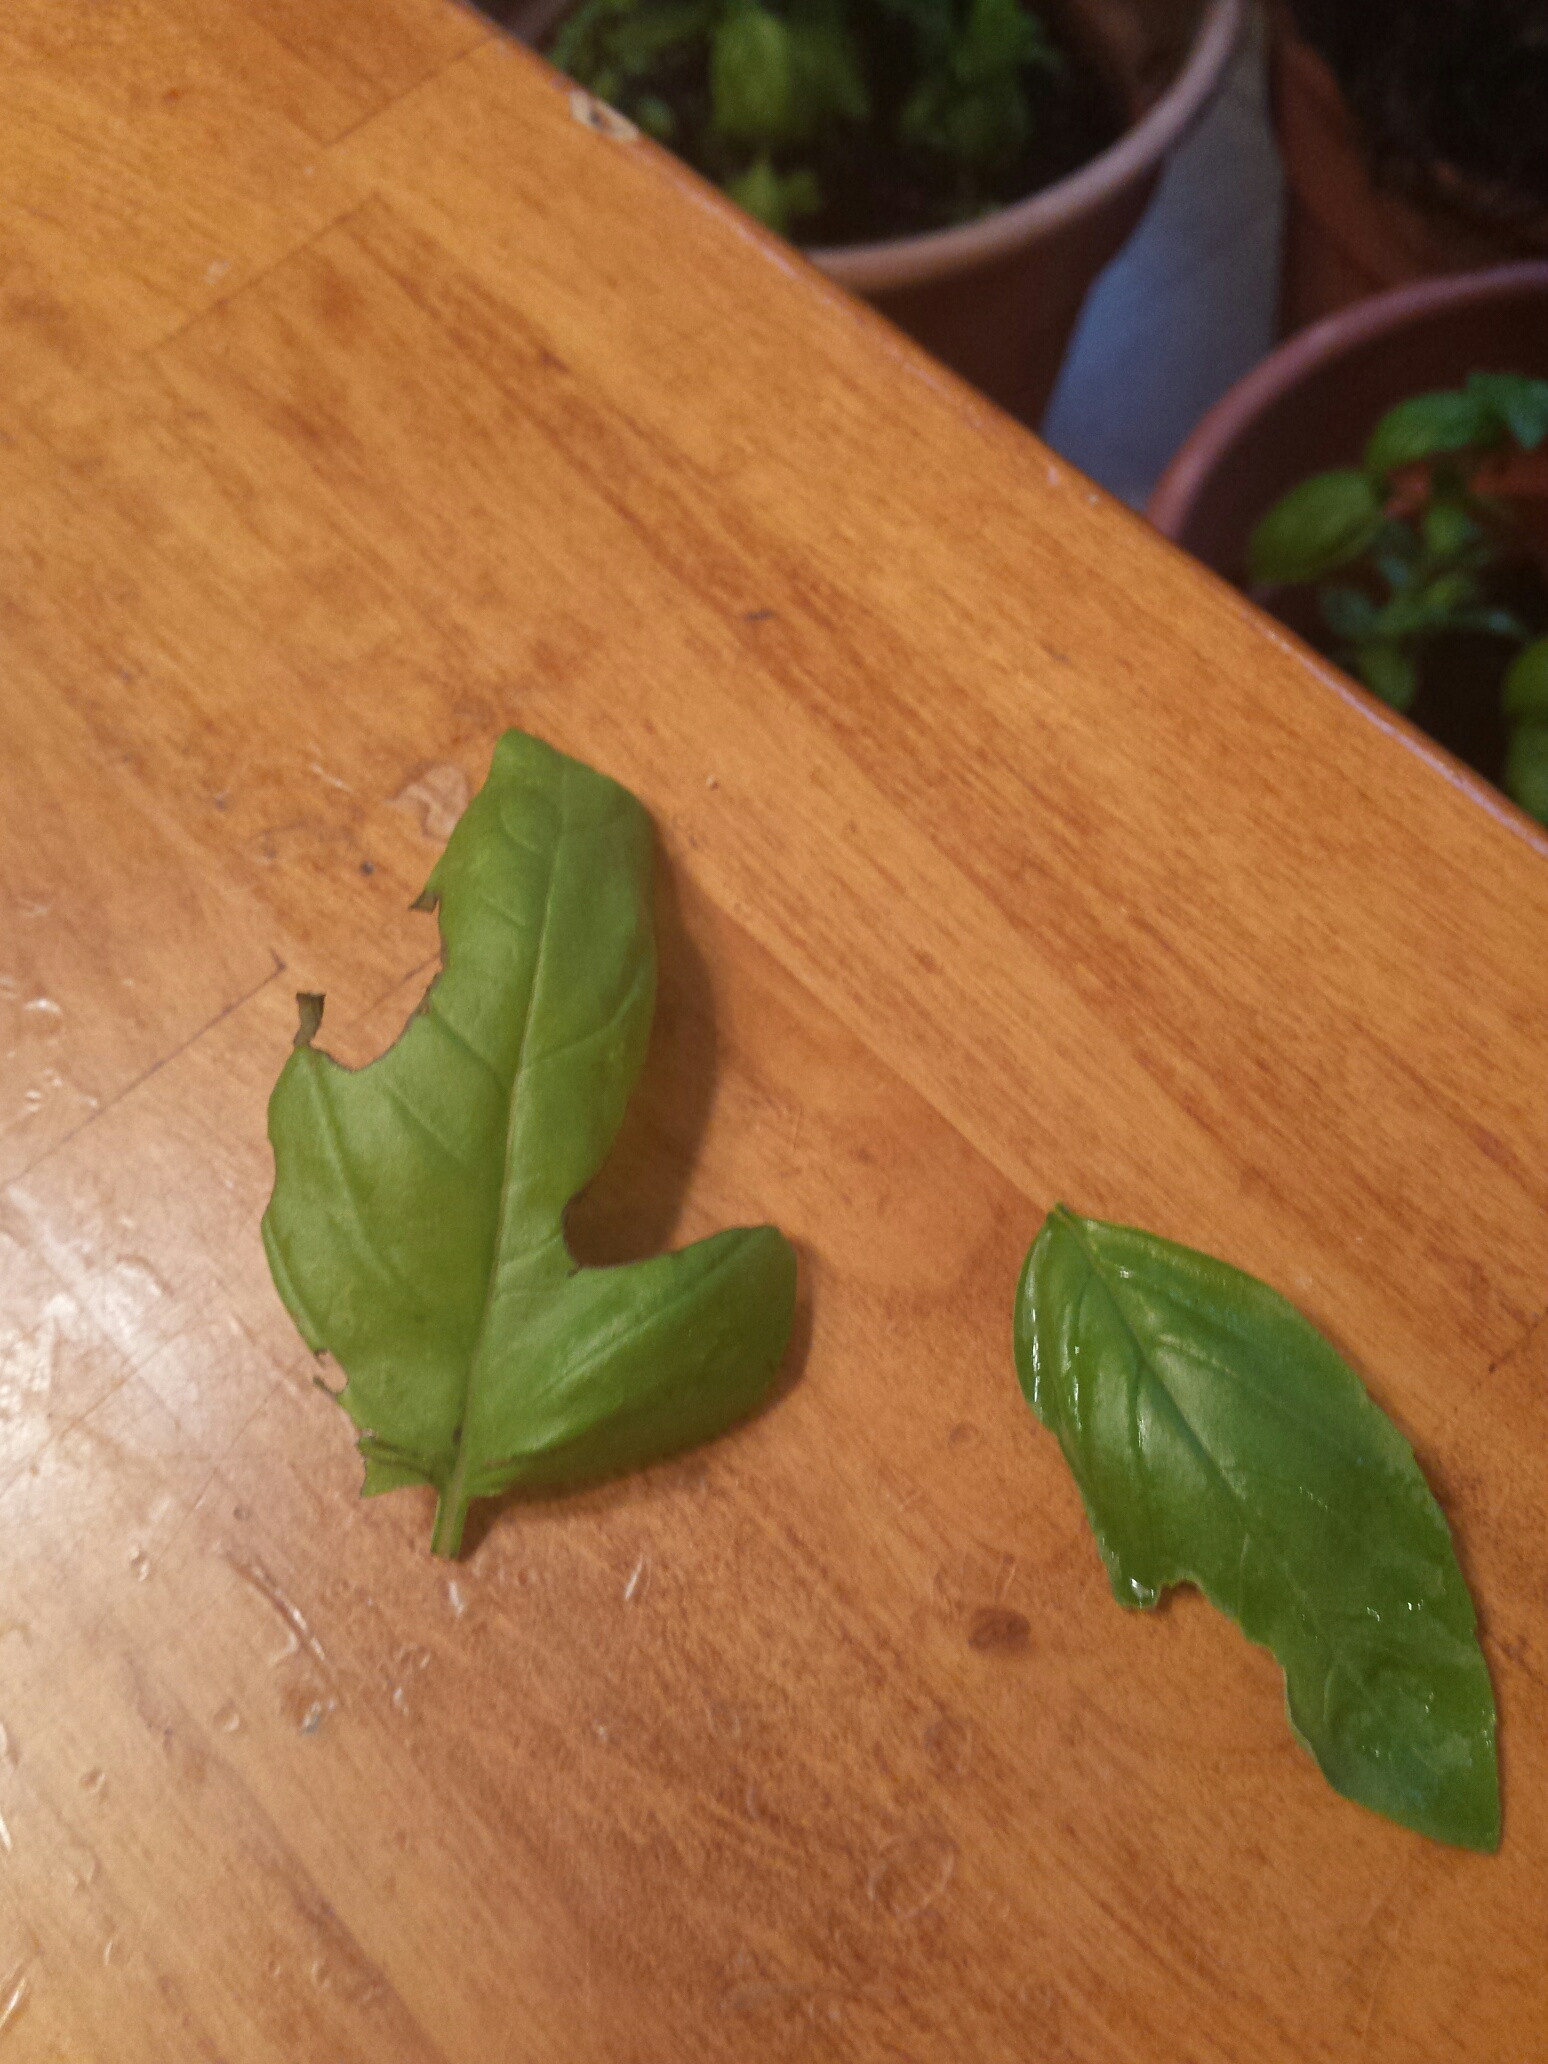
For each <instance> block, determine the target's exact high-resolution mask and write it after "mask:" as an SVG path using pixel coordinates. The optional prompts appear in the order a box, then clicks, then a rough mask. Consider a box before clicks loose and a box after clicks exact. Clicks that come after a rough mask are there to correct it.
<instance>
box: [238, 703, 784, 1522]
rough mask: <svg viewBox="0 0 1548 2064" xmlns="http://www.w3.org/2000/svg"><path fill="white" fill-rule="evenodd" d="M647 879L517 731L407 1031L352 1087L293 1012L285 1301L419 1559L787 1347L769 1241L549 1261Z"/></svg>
mask: <svg viewBox="0 0 1548 2064" xmlns="http://www.w3.org/2000/svg"><path fill="white" fill-rule="evenodd" d="M650 882H651V829H650V820H649V819H648V817H647V816H646V814H645V811H644V810H643V809H642V808H641V806H640V804H639V803H638V802H637V801H636V800H635V799H634V797H633V796H631V795H630V794H629V793H628V792H627V791H626V790H624V789H622V788H620V787H619V786H618V785H617V784H616V783H615V782H612V781H609V780H607V779H606V778H605V777H604V776H602V775H600V774H597V773H594V772H592V770H591V769H590V768H587V767H583V766H581V765H580V764H579V763H578V762H576V761H574V760H570V759H566V758H565V757H564V756H563V755H562V754H560V753H557V752H554V751H553V750H552V749H551V748H550V747H548V746H546V745H542V744H540V743H539V742H538V741H537V740H536V739H534V738H528V737H525V736H524V735H523V734H522V733H520V732H518V731H509V732H507V733H506V735H505V736H504V737H503V738H502V739H501V740H500V743H499V744H498V745H497V746H496V748H495V754H494V761H493V764H492V766H491V768H490V771H489V779H488V781H487V783H486V784H485V786H484V787H483V789H482V790H481V791H480V792H479V794H478V795H476V796H475V797H474V799H473V801H472V802H471V803H470V804H469V806H468V808H467V811H466V812H465V814H464V816H463V818H462V820H461V822H460V823H459V824H458V826H457V828H456V830H455V831H454V832H453V833H452V836H451V840H450V843H449V844H448V845H447V848H446V851H445V852H444V853H443V855H442V856H441V859H440V861H439V863H438V864H437V866H436V868H435V870H434V872H433V873H432V874H431V876H430V881H429V885H428V887H427V888H426V890H425V894H424V897H423V898H422V899H421V901H422V903H423V904H425V905H426V906H427V907H429V906H434V905H438V906H439V910H440V924H441V935H442V947H443V971H442V973H441V975H440V977H439V978H438V979H437V980H436V981H435V982H434V983H433V984H432V985H431V987H430V990H429V992H428V994H427V995H426V997H425V999H424V1001H423V1003H422V1004H421V1005H420V1008H419V1010H418V1011H417V1012H416V1013H415V1015H414V1017H413V1018H411V1019H410V1021H409V1024H408V1026H407V1028H406V1030H405V1031H404V1033H403V1035H402V1037H401V1038H400V1039H399V1040H398V1042H397V1044H396V1045H395V1046H392V1047H391V1048H389V1049H388V1051H387V1052H386V1053H384V1054H383V1055H381V1056H380V1058H379V1059H377V1060H375V1061H373V1062H371V1063H370V1065H369V1066H367V1067H364V1068H360V1069H358V1070H351V1069H348V1068H344V1067H342V1066H340V1064H339V1063H338V1062H337V1061H335V1060H333V1059H332V1058H331V1057H330V1056H329V1055H327V1054H325V1053H321V1052H319V1051H318V1050H317V1049H316V1048H315V1047H314V1046H313V1045H312V1044H311V1039H312V1035H313V1033H315V1031H316V1029H317V1022H318V1018H319V1016H320V1014H321V999H320V998H309V999H302V1024H301V1032H300V1034H299V1036H298V1039H297V1042H296V1047H295V1050H294V1051H293V1052H292V1054H291V1056H290V1058H289V1060H288V1061H287V1062H286V1064H285V1067H284V1070H283V1072H282V1073H281V1075H280V1078H279V1081H278V1083H277V1084H276V1086H275V1089H274V1094H273V1096H272V1098H271V1099H270V1103H269V1137H270V1140H271V1141H272V1143H273V1147H274V1162H275V1183H274V1195H273V1198H272V1200H271V1202H270V1205H269V1209H268V1211H267V1213H266V1214H265V1216H264V1221H263V1236H264V1244H265V1246H266V1248H267V1250H268V1256H269V1264H270V1267H271V1268H272V1270H273V1272H274V1280H275V1283H276V1285H277V1286H278V1289H279V1292H280V1295H281V1297H282V1298H283V1299H284V1301H285V1303H286V1305H287V1306H288V1307H289V1310H290V1312H291V1315H292V1317H293V1318H294V1319H295V1321H296V1324H297V1325H298V1326H299V1327H300V1329H301V1332H302V1334H303V1336H304V1337H305V1339H306V1342H307V1344H308V1346H309V1347H311V1348H312V1349H313V1351H314V1352H319V1353H320V1352H321V1351H322V1350H323V1349H327V1350H328V1352H329V1353H331V1354H332V1355H333V1357H334V1358H335V1360H336V1361H337V1362H338V1364H339V1366H340V1367H341V1369H342V1370H343V1371H344V1374H345V1376H346V1378H347V1382H346V1385H345V1388H344V1389H343V1391H342V1392H341V1393H340V1402H341V1403H342V1404H343V1405H344V1407H345V1409H346V1410H347V1411H348V1412H349V1413H350V1414H351V1416H352V1417H353V1418H354V1420H355V1422H356V1424H357V1425H358V1426H359V1427H360V1429H361V1435H360V1447H361V1451H362V1453H363V1454H364V1456H365V1460H366V1479H365V1489H366V1492H367V1493H368V1494H369V1493H372V1492H376V1491H383V1490H391V1489H393V1488H395V1487H396V1486H398V1485H400V1484H407V1483H427V1484H433V1485H434V1486H435V1488H436V1490H437V1492H438V1493H439V1501H440V1502H439V1505H438V1507H437V1512H436V1520H435V1530H434V1534H433V1536H432V1540H431V1547H432V1549H433V1550H434V1551H435V1552H436V1553H437V1554H442V1555H455V1554H456V1553H457V1551H458V1548H459V1546H460V1544H461V1539H462V1528H463V1521H464V1519H465V1517H466V1514H467V1509H468V1504H469V1501H470V1500H471V1499H473V1498H480V1497H488V1496H491V1495H493V1494H495V1493H497V1492H501V1491H504V1490H507V1489H509V1488H511V1487H512V1486H513V1485H517V1484H522V1485H534V1486H536V1485H562V1484H569V1483H573V1482H576V1481H579V1480H581V1479H584V1478H590V1477H595V1476H598V1475H603V1474H611V1473H613V1472H615V1471H618V1470H624V1469H631V1468H634V1467H636V1466H638V1465H640V1464H642V1463H645V1462H649V1461H653V1460H655V1459H656V1458H657V1457H659V1456H661V1455H664V1454H667V1453H669V1452H671V1451H672V1450H674V1449H677V1448H682V1447H686V1446H689V1445H690V1444H692V1443H694V1442H697V1441H701V1440H705V1439H707V1438H709V1437H710V1436H711V1435H712V1434H716V1433H719V1432H720V1431H722V1430H723V1429H724V1428H725V1427H726V1426H728V1425H729V1424H730V1423H731V1422H732V1421H734V1420H737V1419H740V1418H743V1417H745V1416H746V1415H747V1413H749V1412H750V1411H752V1409H753V1408H754V1406H755V1405H756V1404H757V1403H758V1401H759V1399H760V1398H761V1397H762V1395H763V1393H764V1391H765V1389H766V1388H767V1386H768V1383H769V1381H770V1379H771V1377H772V1376H773V1374H774V1371H775V1369H776V1367H777V1366H778V1364H779V1361H780V1358H781V1357H782V1355H783V1354H784V1351H785V1344H786V1341H787V1339H788V1338H789V1333H790V1324H791V1316H792V1312H793V1309H794V1297H795V1256H794V1254H793V1252H792V1250H791V1248H790V1245H789V1243H788V1242H787V1241H786V1240H785V1239H784V1238H783V1237H782V1236H781V1235H780V1234H779V1233H778V1232H777V1231H776V1230H775V1228H774V1227H772V1226H758V1227H753V1228H740V1229H738V1230H735V1231H731V1232H724V1233H718V1234H716V1235H715V1236H714V1237H713V1238H711V1239H707V1240H701V1241H699V1242H698V1243H697V1245H695V1246H692V1247H688V1248H685V1249H684V1250H683V1251H682V1252H680V1253H677V1254H670V1255H663V1256H661V1257H660V1258H659V1259H657V1260H653V1261H640V1262H635V1263H632V1264H630V1265H629V1266H627V1267H621V1268H578V1267H577V1266H576V1263H575V1261H574V1260H573V1258H572V1257H571V1255H570V1252H569V1249H568V1247H567V1246H566V1244H565V1237H564V1213H565V1209H566V1207H567V1205H568V1204H569V1203H570V1201H571V1199H572V1198H573V1197H574V1196H575V1195H576V1193H577V1192H578V1191H579V1190H581V1189H582V1188H583V1187H584V1186H585V1184H586V1183H588V1182H589V1181H590V1180H591V1178H592V1176H593V1175H595V1173H596V1171H597V1169H598V1167H599V1166H600V1164H601V1162H602V1159H603V1156H604V1155H605V1154H606V1152H607V1150H608V1147H609V1146H610V1145H611V1143H612V1140H613V1136H614V1134H615V1133H616V1132H617V1130H618V1127H619V1124H620V1123H621V1121H622V1119H623V1114H624V1107H625V1105H626V1103H627V1102H628V1098H629V1093H630V1091H631V1089H632V1088H633V1086H634V1082H635V1078H636V1076H637V1075H638V1073H639V1070H640V1065H641V1062H642V1061H643V1059H644V1055H645V1046H646V1041H647V1038H648V1036H649V1031H650V1020H651V1013H652V1010H653V1007H654V1002H655V980H656V955H655V942H654V937H653V934H652V929H651V916H650Z"/></svg>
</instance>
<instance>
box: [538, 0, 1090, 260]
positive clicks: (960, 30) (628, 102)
mask: <svg viewBox="0 0 1548 2064" xmlns="http://www.w3.org/2000/svg"><path fill="white" fill-rule="evenodd" d="M549 55H550V56H551V57H552V58H553V61H554V63H555V64H557V65H558V66H559V67H560V68H561V69H562V70H564V71H566V72H568V73H569V74H570V75H571V77H573V78H575V79H578V80H580V82H581V83H582V84H583V85H585V86H588V87H589V88H590V89H591V91H592V92H594V93H596V94H598V95H599V96H600V97H601V98H602V99H604V100H608V101H611V102H612V103H613V104H614V105H616V106H617V107H618V108H619V109H620V110H621V111H622V112H623V113H624V114H626V115H628V116H630V117H631V118H632V119H633V120H634V121H635V122H637V123H638V124H639V126H640V127H641V128H642V129H644V130H645V131H646V132H647V133H648V134H649V135H651V136H654V137H656V138H658V139H659V140H661V141H664V142H670V143H672V144H674V145H675V146H676V147H678V148H680V149H682V150H683V151H684V153H685V155H688V156H689V157H691V158H692V159H693V160H694V162H695V163H697V164H699V166H700V168H701V169H702V170H705V171H708V172H710V173H711V175H712V176H713V177H715V178H717V179H718V180H719V182H720V184H721V185H722V187H723V188H724V189H725V191H726V192H727V193H729V194H730V195H731V197H732V198H733V199H734V200H736V201H738V202H739V203H740V204H741V205H742V206H743V207H745V208H747V209H748V210H749V211H750V212H751V213H752V214H754V215H757V216H758V217H759V218H760V219H761V220H762V221H764V222H766V223H768V224H769V225H770V227H772V228H775V229H778V230H780V231H787V230H788V229H789V227H790V226H791V224H792V223H793V222H795V221H796V220H798V219H799V218H801V217H804V216H808V215H811V214H815V213H816V212H818V211H819V210H820V208H821V207H822V205H823V196H822V192H821V188H820V185H819V183H818V180H817V175H816V171H815V168H814V163H813V157H814V154H815V152H816V151H817V149H818V148H819V146H820V145H822V144H823V142H824V141H825V140H827V139H829V138H831V137H832V136H833V135H835V134H836V133H837V132H839V131H841V130H844V129H850V130H862V129H865V128H867V127H869V128H870V129H871V130H872V131H873V132H878V131H879V130H882V129H885V130H886V131H887V132H888V133H889V134H890V136H891V137H892V139H893V140H895V141H896V142H897V143H900V144H902V145H904V146H907V147H908V148H910V149H912V150H914V151H915V152H917V153H919V154H920V156H921V157H923V158H927V159H930V160H932V161H935V162H936V163H938V164H940V165H941V166H943V167H945V168H947V170H948V172H949V173H951V174H952V175H954V181H955V185H956V186H957V188H958V189H959V191H960V206H959V213H960V215H961V216H963V217H966V216H969V215H972V214H976V213H979V212H981V211H982V209H983V208H984V207H985V206H986V205H988V204H989V197H988V188H987V186H986V185H985V181H986V180H988V179H990V178H992V177H993V175H995V174H996V173H999V172H1003V171H1004V169H1005V168H1006V167H1007V166H1011V165H1014V163H1015V162H1016V160H1017V159H1018V158H1019V157H1020V155H1021V154H1022V152H1023V151H1024V150H1025V149H1026V147H1027V144H1028V142H1029V139H1030V138H1031V136H1032V133H1033V112H1032V102H1031V99H1030V97H1029V91H1028V86H1029V81H1031V80H1032V79H1033V78H1034V76H1035V75H1037V74H1038V73H1042V74H1043V75H1045V76H1052V75H1055V74H1058V73H1060V72H1061V71H1062V69H1063V67H1064V60H1063V58H1062V57H1061V56H1060V55H1059V53H1058V51H1057V50H1056V49H1055V48H1054V46H1053V45H1052V44H1051V43H1050V41H1049V39H1048V35H1047V32H1046V30H1045V29H1044V27H1043V25H1042V23H1041V21H1040V20H1039V18H1038V17H1037V15H1036V14H1034V13H1033V12H1032V11H1031V10H1030V9H1029V8H1028V7H1027V6H1025V5H1024V4H1023V0H581V4H580V6H579V7H577V8H576V9H575V10H574V11H573V12H572V13H571V14H570V15H568V16H567V17H566V19H565V21H564V22H563V23H562V25H561V26H560V28H559V29H558V31H557V32H556V34H555V35H554V37H553V39H552V42H551V44H550V46H549ZM878 69H879V70H880V72H881V73H883V74H885V78H886V91H885V92H884V93H882V94H879V93H878V91H877V88H876V85H875V83H874V81H873V79H872V78H871V76H870V74H871V72H872V71H873V70H878ZM900 78H901V82H902V83H901V86H899V85H898V80H899V79H900ZM669 88H670V89H671V90H670V91H669V90H668V89H669ZM674 94H675V95H676V100H675V103H674V98H673V95H674ZM696 98H698V99H701V100H702V101H703V102H704V104H705V110H706V117H705V121H704V125H703V130H702V135H700V136H699V137H698V138H697V139H695V137H694V136H691V135H689V134H687V133H685V131H684V124H683V121H682V120H681V118H680V114H679V112H677V111H675V109H678V110H680V108H681V107H682V105H684V104H685V103H691V102H693V101H694V100H695V99H696ZM884 103H885V104H884Z"/></svg>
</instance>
